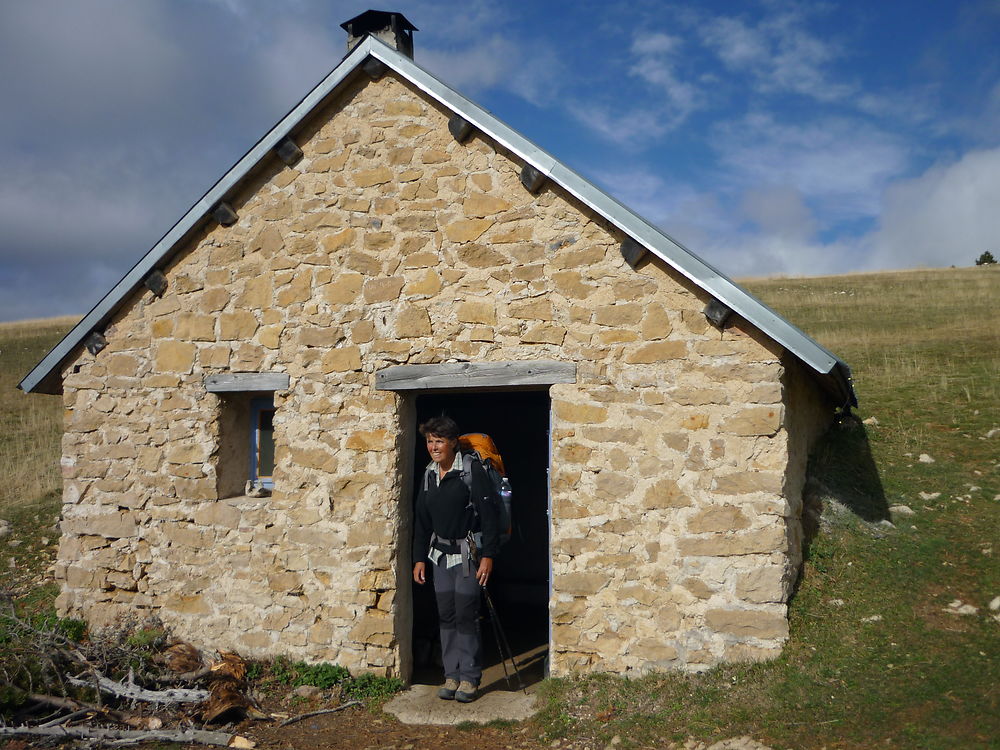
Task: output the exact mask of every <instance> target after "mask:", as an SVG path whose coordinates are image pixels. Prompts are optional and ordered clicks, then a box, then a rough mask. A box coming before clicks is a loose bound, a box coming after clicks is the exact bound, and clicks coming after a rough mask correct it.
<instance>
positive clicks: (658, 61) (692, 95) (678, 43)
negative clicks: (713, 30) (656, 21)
mask: <svg viewBox="0 0 1000 750" xmlns="http://www.w3.org/2000/svg"><path fill="white" fill-rule="evenodd" d="M682 44H683V42H682V40H681V39H680V38H679V37H676V36H669V35H668V34H662V33H652V34H638V35H636V37H635V38H634V39H633V41H632V48H631V52H632V54H633V56H634V62H633V63H632V66H631V68H630V69H629V73H630V74H631V75H633V76H636V77H638V78H641V79H642V80H644V81H646V82H647V83H649V84H651V85H653V86H655V87H656V88H657V89H658V90H659V91H660V92H661V93H662V95H663V96H665V97H666V101H665V102H664V107H663V108H664V110H665V111H666V112H669V113H670V121H671V122H672V123H673V124H674V125H676V124H679V123H680V122H682V121H683V120H684V119H686V118H687V116H688V115H689V114H690V113H691V112H692V111H694V110H695V109H697V108H698V107H699V106H700V105H701V101H702V98H703V97H702V96H701V94H700V92H699V90H698V89H697V88H696V87H695V86H693V85H692V84H691V83H689V82H688V81H685V80H683V78H682V73H681V72H680V71H679V69H678V58H679V57H680V53H681V47H682Z"/></svg>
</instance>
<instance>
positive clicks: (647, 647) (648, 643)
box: [629, 638, 677, 665]
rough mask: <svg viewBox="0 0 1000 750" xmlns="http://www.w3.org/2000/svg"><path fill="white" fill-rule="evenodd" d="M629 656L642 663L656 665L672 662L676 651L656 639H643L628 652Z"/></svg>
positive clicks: (675, 656)
mask: <svg viewBox="0 0 1000 750" xmlns="http://www.w3.org/2000/svg"><path fill="white" fill-rule="evenodd" d="M629 655H630V656H634V657H636V658H638V659H640V660H641V661H643V662H653V663H655V664H657V665H660V664H662V663H663V662H667V661H673V660H675V659H676V658H677V649H676V648H675V647H674V646H671V645H669V644H667V643H664V642H663V641H660V640H658V639H656V638H643V639H641V640H639V641H638V642H636V644H635V645H634V646H633V647H632V648H631V649H630V650H629Z"/></svg>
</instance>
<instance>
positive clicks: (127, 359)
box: [107, 353, 139, 377]
mask: <svg viewBox="0 0 1000 750" xmlns="http://www.w3.org/2000/svg"><path fill="white" fill-rule="evenodd" d="M107 367H108V374H110V375H124V376H128V377H135V375H137V374H138V371H139V360H138V358H137V357H135V356H134V355H132V354H124V353H115V354H112V355H111V356H110V357H108V361H107Z"/></svg>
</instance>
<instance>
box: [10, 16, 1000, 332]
mask: <svg viewBox="0 0 1000 750" xmlns="http://www.w3.org/2000/svg"><path fill="white" fill-rule="evenodd" d="M368 7H370V6H369V5H368V4H367V3H358V2H347V1H339V0H329V1H326V0H286V1H285V2H281V1H279V0H270V1H268V2H265V1H264V0H259V1H257V0H255V1H252V2H251V1H250V0H197V1H196V0H169V1H168V0H162V1H154V0H113V1H112V0H72V1H71V0H64V1H62V2H56V1H55V0H5V1H4V2H3V3H0V70H2V71H4V74H3V75H2V76H0V101H2V102H3V106H2V109H0V165H2V168H3V172H4V174H3V179H2V180H0V320H15V319H22V318H29V317H43V316H49V315H56V314H72V313H84V312H86V311H87V310H89V309H90V308H91V307H92V306H93V305H94V304H95V303H96V302H97V301H98V300H99V299H100V298H101V297H102V296H103V295H104V294H105V293H106V292H107V290H108V289H110V288H111V287H112V286H113V284H114V283H115V282H116V281H117V280H118V279H119V278H121V277H122V276H123V275H124V274H125V273H126V272H127V271H128V269H129V268H130V267H131V266H132V265H133V264H134V263H135V262H136V261H137V260H138V259H139V258H140V257H142V255H143V254H144V253H145V252H146V251H147V250H148V249H149V248H150V247H151V246H152V245H153V244H154V243H155V242H156V241H157V239H159V237H160V236H161V235H162V234H163V233H164V232H165V231H167V230H168V229H169V228H170V226H171V225H172V224H173V223H174V222H175V221H176V220H177V219H178V218H180V216H181V215H182V214H183V213H184V212H185V211H186V209H187V208H188V207H189V206H190V205H191V204H193V203H194V202H195V201H196V200H197V199H198V198H199V197H200V196H201V195H202V193H204V191H205V190H206V189H207V188H208V187H210V186H211V185H212V183H214V182H215V181H216V179H218V178H219V177H220V176H221V175H222V174H223V173H224V172H225V171H226V170H227V169H228V167H229V166H231V165H232V164H233V162H235V161H236V159H238V158H239V157H240V156H241V155H242V154H243V153H244V152H245V151H246V149H247V148H248V147H249V146H251V145H252V144H253V143H254V142H255V141H256V140H257V139H258V138H259V137H260V136H261V135H262V134H263V133H264V132H266V131H267V130H268V129H269V128H270V127H271V126H272V125H273V124H274V123H276V122H277V121H278V119H279V118H280V117H281V116H282V115H283V114H284V113H285V112H286V111H287V110H288V109H290V108H291V107H292V106H294V104H295V103H296V102H298V100H299V99H300V98H301V97H302V96H303V95H304V94H305V93H306V92H307V91H308V90H309V89H310V88H311V87H312V86H313V85H314V84H315V83H316V82H318V81H319V80H320V79H321V78H322V77H323V76H324V75H325V74H326V73H327V72H329V70H330V69H332V68H333V67H334V66H336V64H337V63H338V62H339V61H340V59H341V58H342V57H343V55H344V53H345V39H346V38H345V35H344V32H343V30H342V29H341V28H340V27H339V24H340V23H341V22H342V21H345V20H347V19H348V18H350V17H352V16H353V15H355V14H357V13H359V12H361V11H363V10H365V9H367V8H368ZM379 7H380V9H384V10H399V11H401V12H403V13H405V14H406V15H407V17H408V18H409V19H410V20H411V21H412V22H413V23H414V24H415V25H416V26H417V27H418V28H419V29H420V31H418V32H417V33H416V34H415V48H416V54H415V58H416V61H417V62H418V63H420V64H421V65H423V66H424V67H427V68H428V69H430V70H431V71H432V72H433V73H435V74H436V75H438V76H439V77H440V78H441V79H442V80H444V81H445V82H447V83H449V84H450V85H452V86H453V87H454V88H456V89H458V90H459V91H461V92H462V93H464V94H466V95H467V96H469V97H470V98H472V99H473V100H475V101H477V102H478V103H480V104H481V105H483V106H485V107H486V108H487V109H489V110H491V111H493V112H494V113H495V114H496V115H498V116H499V117H500V118H501V119H503V120H505V121H506V122H508V123H509V124H510V125H512V126H513V127H515V128H516V129H518V130H520V131H521V132H522V133H523V134H524V135H526V136H527V137H528V138H530V139H532V140H534V141H536V142H537V143H538V144H539V145H540V146H542V147H543V148H545V149H547V150H548V151H550V152H551V153H552V154H553V155H554V156H556V157H557V158H559V159H561V160H562V161H564V162H565V163H567V164H568V165H569V166H571V167H573V168H574V169H576V170H577V171H579V172H580V173H582V174H583V175H584V176H586V177H588V178H590V179H591V180H593V181H595V182H596V183H598V184H599V185H600V186H602V187H603V188H605V189H606V190H608V191H609V192H611V193H612V194H613V195H615V196H616V197H618V198H619V199H620V200H622V201H623V202H625V203H627V204H628V205H630V206H631V207H632V208H634V209H635V210H637V211H638V212H639V213H641V214H643V215H644V216H646V217H647V218H648V219H650V220H652V221H653V222H655V223H657V224H658V225H660V226H661V227H662V228H663V229H664V230H665V231H666V232H667V233H668V234H670V235H671V236H672V237H674V238H675V239H676V240H678V241H679V242H681V243H682V244H684V245H685V246H686V247H688V248H689V249H691V250H692V251H694V252H695V253H697V254H698V255H701V256H702V257H703V258H705V259H706V260H707V261H709V262H710V263H712V264H713V265H715V266H717V267H719V268H720V269H721V270H723V271H724V272H726V273H727V274H729V275H731V276H735V277H745V276H761V275H772V274H786V275H816V274H826V273H843V272H851V271H863V270H876V269H893V268H914V267H920V266H928V267H937V266H949V265H959V266H963V265H970V264H971V263H972V261H973V260H974V259H975V258H976V257H977V256H978V255H979V254H980V253H981V252H982V251H984V250H992V251H993V252H994V255H997V254H998V250H1000V0H988V1H987V0H970V1H968V2H947V3H946V2H879V3H871V2H829V3H810V4H802V3H787V2H776V1H772V0H764V1H763V2H745V3H726V2H680V3H671V2H658V1H655V0H630V1H629V2H621V3H619V2H613V1H612V2H597V1H594V0H576V1H575V2H543V1H541V0H539V1H538V2H511V1H508V2H489V1H487V0H462V1H461V2H451V1H450V0H433V1H432V0H399V2H396V3H395V4H393V5H383V6H379Z"/></svg>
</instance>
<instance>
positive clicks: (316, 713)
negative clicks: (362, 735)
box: [278, 701, 361, 727]
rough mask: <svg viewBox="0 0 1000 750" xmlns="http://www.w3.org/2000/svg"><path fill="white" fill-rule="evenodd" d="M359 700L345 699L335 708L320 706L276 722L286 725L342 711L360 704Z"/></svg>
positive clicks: (282, 725)
mask: <svg viewBox="0 0 1000 750" xmlns="http://www.w3.org/2000/svg"><path fill="white" fill-rule="evenodd" d="M360 705H361V701H347V703H341V704H340V705H339V706H337V707H336V708H322V709H320V710H319V711H310V712H309V713H307V714H299V715H298V716H293V717H292V718H290V719H285V720H284V721H283V722H281V723H280V724H278V726H279V727H287V726H288V725H289V724H294V723H295V722H297V721H302V720H303V719H310V718H312V717H313V716H320V715H322V714H335V713H337V711H343V710H344V709H345V708H350V707H351V706H360Z"/></svg>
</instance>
